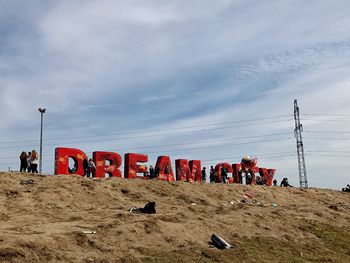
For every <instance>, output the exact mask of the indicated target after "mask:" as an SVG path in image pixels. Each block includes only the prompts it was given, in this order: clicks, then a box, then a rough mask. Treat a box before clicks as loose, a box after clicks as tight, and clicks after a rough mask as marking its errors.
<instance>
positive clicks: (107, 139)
mask: <svg viewBox="0 0 350 263" xmlns="http://www.w3.org/2000/svg"><path fill="white" fill-rule="evenodd" d="M284 121H290V120H284ZM284 121H280V120H279V121H270V122H261V123H254V124H244V125H235V126H226V127H217V128H211V129H202V130H195V131H182V132H175V133H161V134H148V135H138V136H132V137H121V138H119V139H137V138H143V137H156V136H164V135H177V134H186V133H196V132H204V131H212V130H223V129H231V128H239V127H248V126H256V125H264V124H271V123H280V122H284ZM184 128H185V127H181V128H176V129H184ZM167 130H174V129H167ZM157 131H159V130H153V131H138V132H135V133H145V132H146V133H147V132H157ZM130 133H133V132H132V131H130V132H120V133H114V134H100V135H89V136H79V137H65V138H55V139H46V140H45V141H57V140H62V139H79V138H91V137H104V136H116V135H123V134H130ZM109 140H111V138H106V139H100V140H89V141H82V143H83V142H93V141H109ZM17 142H21V141H12V143H17ZM22 142H23V141H22ZM2 143H7V142H2ZM69 143H70V142H68V143H67V144H69ZM73 143H77V142H73ZM45 145H50V144H45ZM31 146H38V145H37V144H35V145H29V146H22V147H31ZM8 148H13V147H0V149H8Z"/></svg>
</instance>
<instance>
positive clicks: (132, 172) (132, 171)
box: [124, 153, 148, 179]
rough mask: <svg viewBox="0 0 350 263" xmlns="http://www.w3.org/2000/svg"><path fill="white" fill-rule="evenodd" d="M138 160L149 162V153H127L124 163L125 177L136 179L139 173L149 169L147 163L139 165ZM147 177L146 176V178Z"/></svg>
mask: <svg viewBox="0 0 350 263" xmlns="http://www.w3.org/2000/svg"><path fill="white" fill-rule="evenodd" d="M138 162H141V163H146V162H148V155H145V154H138V153H127V154H125V164H124V177H125V178H129V179H134V178H135V177H137V173H144V172H146V171H147V166H146V165H139V164H137V163H138ZM145 179H146V178H145Z"/></svg>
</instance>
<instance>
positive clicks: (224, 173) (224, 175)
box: [221, 166, 227, 184]
mask: <svg viewBox="0 0 350 263" xmlns="http://www.w3.org/2000/svg"><path fill="white" fill-rule="evenodd" d="M221 180H222V183H223V184H226V183H227V169H226V167H225V166H222V167H221Z"/></svg>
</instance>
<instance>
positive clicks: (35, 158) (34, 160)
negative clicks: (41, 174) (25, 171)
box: [30, 150, 39, 173]
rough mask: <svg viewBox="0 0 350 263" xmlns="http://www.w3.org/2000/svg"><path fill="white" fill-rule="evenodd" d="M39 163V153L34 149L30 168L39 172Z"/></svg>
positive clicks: (34, 171)
mask: <svg viewBox="0 0 350 263" xmlns="http://www.w3.org/2000/svg"><path fill="white" fill-rule="evenodd" d="M38 164H39V154H38V153H37V152H36V151H35V150H33V151H32V154H31V155H30V170H31V172H32V173H38Z"/></svg>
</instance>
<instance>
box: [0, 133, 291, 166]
mask: <svg viewBox="0 0 350 263" xmlns="http://www.w3.org/2000/svg"><path fill="white" fill-rule="evenodd" d="M290 139H292V137H289V138H279V139H271V140H260V141H250V142H240V143H230V144H224V145H208V146H201V147H192V148H182V149H174V150H169V151H155V152H148V153H147V154H159V153H162V154H164V153H172V152H178V151H184V152H185V151H191V150H198V149H203V148H210V147H211V148H226V147H230V146H233V145H243V144H254V143H267V142H273V141H282V140H290ZM127 150H133V149H132V148H130V149H127ZM15 158H18V157H15ZM1 159H2V158H0V160H1Z"/></svg>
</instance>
